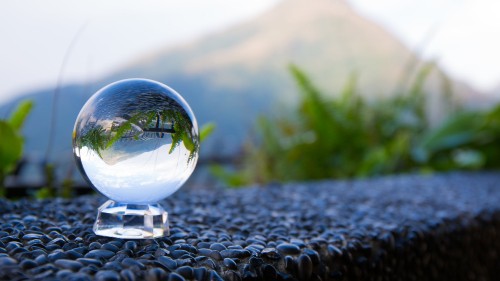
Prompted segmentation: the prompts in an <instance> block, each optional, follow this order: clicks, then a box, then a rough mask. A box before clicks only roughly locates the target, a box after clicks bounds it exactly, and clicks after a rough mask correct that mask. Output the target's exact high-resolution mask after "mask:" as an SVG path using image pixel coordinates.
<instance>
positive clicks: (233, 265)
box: [224, 258, 238, 269]
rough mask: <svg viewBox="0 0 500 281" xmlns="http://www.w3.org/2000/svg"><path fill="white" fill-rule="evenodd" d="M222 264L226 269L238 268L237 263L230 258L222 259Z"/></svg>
mask: <svg viewBox="0 0 500 281" xmlns="http://www.w3.org/2000/svg"><path fill="white" fill-rule="evenodd" d="M224 266H225V267H226V268H228V269H238V265H236V263H235V262H234V260H232V259H230V258H225V259H224Z"/></svg>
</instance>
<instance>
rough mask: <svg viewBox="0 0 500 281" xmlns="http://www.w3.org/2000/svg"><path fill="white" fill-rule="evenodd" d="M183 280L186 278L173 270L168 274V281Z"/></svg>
mask: <svg viewBox="0 0 500 281" xmlns="http://www.w3.org/2000/svg"><path fill="white" fill-rule="evenodd" d="M185 280H186V279H184V277H182V276H181V275H179V274H177V273H175V272H172V273H170V274H169V275H168V281H185Z"/></svg>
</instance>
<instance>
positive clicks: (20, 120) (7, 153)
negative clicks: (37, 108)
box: [0, 101, 33, 197]
mask: <svg viewBox="0 0 500 281" xmlns="http://www.w3.org/2000/svg"><path fill="white" fill-rule="evenodd" d="M32 107H33V102H32V101H23V102H21V103H20V104H19V106H18V107H17V109H16V110H15V111H14V112H13V113H12V114H11V116H10V117H9V118H8V119H5V120H1V119H0V196H2V197H3V196H4V195H5V186H4V184H5V183H4V181H5V178H6V177H7V175H8V174H9V173H11V172H12V171H13V170H14V168H15V167H16V165H17V163H18V162H19V161H20V160H21V157H22V155H23V145H24V139H23V137H22V136H21V128H22V126H23V124H24V121H25V120H26V117H27V116H28V114H29V113H30V111H31V108H32Z"/></svg>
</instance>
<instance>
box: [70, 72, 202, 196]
mask: <svg viewBox="0 0 500 281" xmlns="http://www.w3.org/2000/svg"><path fill="white" fill-rule="evenodd" d="M199 149H200V140H199V135H198V125H197V123H196V119H195V117H194V114H193V112H192V111H191V108H190V107H189V105H188V104H187V103H186V101H185V100H184V99H183V98H182V97H181V96H180V95H179V94H178V93H177V92H175V91H174V90H173V89H171V88H169V87H168V86H166V85H163V84H161V83H159V82H156V81H152V80H147V79H126V80H121V81H118V82H115V83H112V84H109V85H108V86H106V87H104V88H102V89H100V90H99V91H97V92H96V93H95V94H94V95H93V96H92V97H91V98H90V99H89V100H88V101H87V103H85V105H84V106H83V108H82V110H81V111H80V114H78V117H77V119H76V122H75V127H74V130H73V154H74V156H75V160H76V163H77V165H78V167H79V169H80V172H81V173H82V175H83V177H84V178H85V179H86V180H87V181H88V182H89V184H90V185H91V186H92V187H93V188H94V189H96V190H97V191H99V192H100V193H102V194H103V195H104V196H106V197H108V198H110V199H112V200H114V201H117V202H122V203H134V204H141V203H145V204H148V203H154V202H157V201H159V200H161V199H164V198H165V197H167V196H169V195H170V194H172V193H174V192H175V191H176V190H177V189H179V188H180V187H181V186H182V184H183V183H184V182H185V181H186V180H187V179H188V178H189V176H190V175H191V173H192V172H193V170H194V168H195V166H196V162H197V160H198V153H199Z"/></svg>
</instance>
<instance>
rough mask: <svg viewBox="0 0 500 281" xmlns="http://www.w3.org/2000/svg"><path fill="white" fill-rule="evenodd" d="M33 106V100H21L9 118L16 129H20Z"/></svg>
mask: <svg viewBox="0 0 500 281" xmlns="http://www.w3.org/2000/svg"><path fill="white" fill-rule="evenodd" d="M32 108H33V102H32V101H30V100H26V101H23V102H21V103H20V104H19V105H18V106H17V108H16V110H15V111H14V112H13V113H12V115H11V116H10V118H9V123H10V125H11V126H12V128H14V129H15V130H20V129H21V128H22V126H23V124H24V121H25V120H26V117H28V114H29V113H30V112H31V109H32Z"/></svg>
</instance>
